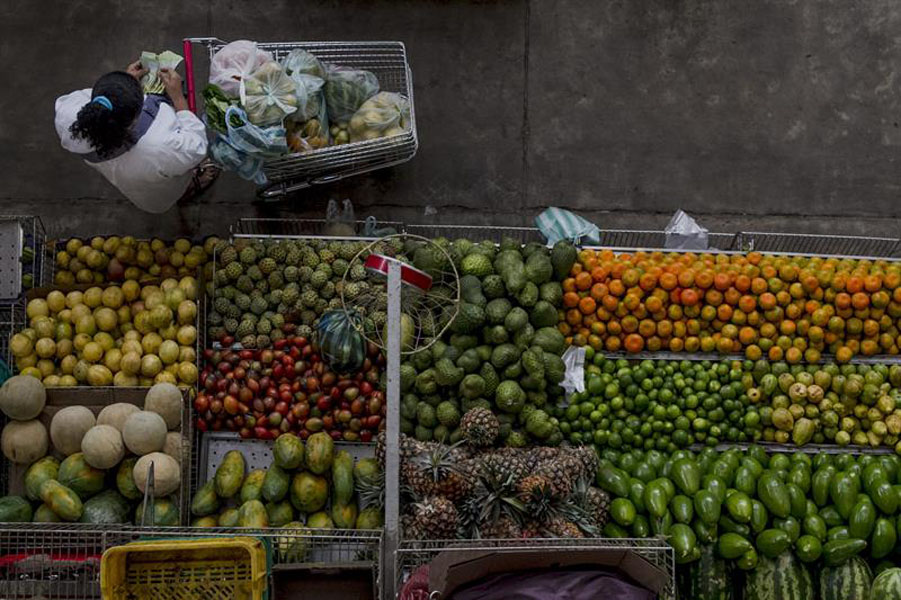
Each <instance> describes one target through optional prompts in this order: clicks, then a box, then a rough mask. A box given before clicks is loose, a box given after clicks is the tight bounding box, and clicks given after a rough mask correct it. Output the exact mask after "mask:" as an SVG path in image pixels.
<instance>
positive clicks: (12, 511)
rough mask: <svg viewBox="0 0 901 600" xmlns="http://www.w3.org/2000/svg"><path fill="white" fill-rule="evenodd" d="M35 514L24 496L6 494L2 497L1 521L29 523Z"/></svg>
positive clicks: (0, 503)
mask: <svg viewBox="0 0 901 600" xmlns="http://www.w3.org/2000/svg"><path fill="white" fill-rule="evenodd" d="M49 481H53V480H52V479H51V480H49ZM33 516H34V515H33V514H32V512H31V504H29V502H28V500H26V499H25V498H23V497H22V496H4V497H2V498H0V522H4V523H28V522H30V521H31V519H32V517H33Z"/></svg>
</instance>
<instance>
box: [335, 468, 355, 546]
mask: <svg viewBox="0 0 901 600" xmlns="http://www.w3.org/2000/svg"><path fill="white" fill-rule="evenodd" d="M332 488H333V498H334V500H335V502H336V503H337V504H348V503H349V502H350V500H351V498H353V495H354V459H353V458H351V456H350V454H348V453H347V452H346V451H345V450H341V451H340V452H338V453H337V454H335V459H334V461H333V462H332ZM332 516H333V517H334V514H333V515H332ZM354 519H356V515H354ZM337 522H338V519H335V523H337ZM338 527H339V528H341V529H348V528H349V527H350V526H348V527H343V526H341V525H339V526H338Z"/></svg>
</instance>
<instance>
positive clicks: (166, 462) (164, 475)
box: [132, 452, 181, 498]
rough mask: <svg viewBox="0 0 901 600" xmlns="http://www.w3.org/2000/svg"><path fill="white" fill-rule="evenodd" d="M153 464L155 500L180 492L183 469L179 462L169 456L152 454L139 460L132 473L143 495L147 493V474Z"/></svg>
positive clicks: (157, 453)
mask: <svg viewBox="0 0 901 600" xmlns="http://www.w3.org/2000/svg"><path fill="white" fill-rule="evenodd" d="M151 464H153V496H154V497H155V498H159V497H161V496H167V495H169V494H171V493H173V492H175V491H176V490H178V487H179V485H180V484H181V467H179V466H178V462H177V461H176V460H175V459H174V458H172V457H171V456H169V455H168V454H163V453H162V452H152V453H150V454H147V455H146V456H142V457H141V458H139V459H138V462H136V463H135V468H134V471H133V473H132V475H133V476H134V480H135V485H136V486H138V489H139V490H141V493H142V494H143V493H145V492H146V489H145V488H146V486H147V473H148V471H150V465H151Z"/></svg>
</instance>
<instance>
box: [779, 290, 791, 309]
mask: <svg viewBox="0 0 901 600" xmlns="http://www.w3.org/2000/svg"><path fill="white" fill-rule="evenodd" d="M791 301H792V297H791V294H789V293H788V292H786V291H785V290H779V291H778V292H776V302H777V303H778V304H779V306H788V305H789V304H790V303H791Z"/></svg>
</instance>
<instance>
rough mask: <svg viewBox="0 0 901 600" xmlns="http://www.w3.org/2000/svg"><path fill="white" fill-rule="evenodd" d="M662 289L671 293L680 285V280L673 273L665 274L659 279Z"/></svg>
mask: <svg viewBox="0 0 901 600" xmlns="http://www.w3.org/2000/svg"><path fill="white" fill-rule="evenodd" d="M658 281H659V283H660V287H661V288H663V289H665V290H667V291H669V290H672V289H675V287H676V286H677V285H679V278H678V277H676V275H674V274H673V273H663V274H661V275H660V278H659V280H658Z"/></svg>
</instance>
